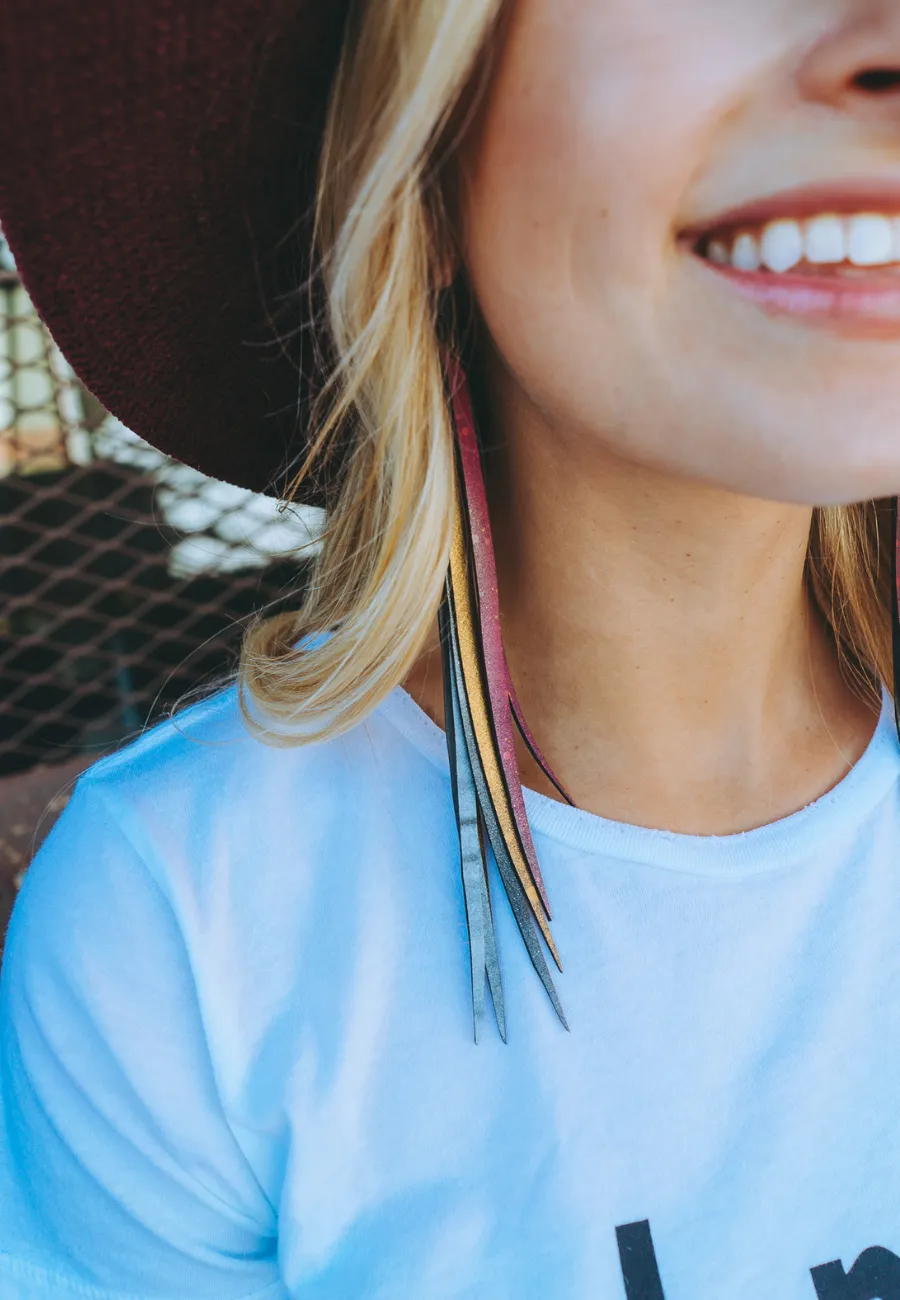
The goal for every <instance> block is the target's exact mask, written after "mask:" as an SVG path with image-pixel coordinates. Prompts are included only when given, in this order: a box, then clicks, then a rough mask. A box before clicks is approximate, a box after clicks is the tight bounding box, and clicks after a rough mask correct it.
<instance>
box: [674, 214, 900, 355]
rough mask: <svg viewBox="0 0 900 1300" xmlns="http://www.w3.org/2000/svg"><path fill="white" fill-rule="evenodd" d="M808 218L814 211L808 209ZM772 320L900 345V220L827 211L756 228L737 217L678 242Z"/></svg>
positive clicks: (757, 223)
mask: <svg viewBox="0 0 900 1300" xmlns="http://www.w3.org/2000/svg"><path fill="white" fill-rule="evenodd" d="M807 211H808V208H807ZM680 242H681V243H682V244H683V246H685V247H686V248H687V250H688V251H689V252H691V253H693V254H694V255H695V257H696V258H697V259H698V260H699V261H700V262H701V263H702V264H703V265H704V266H705V267H706V268H708V269H709V270H710V271H712V272H714V273H715V275H716V279H717V280H718V281H719V282H720V283H721V282H722V281H723V280H724V281H725V282H726V283H727V284H728V285H729V287H730V288H731V289H733V290H736V291H737V292H738V294H740V295H741V296H742V297H744V298H745V299H749V300H750V301H752V302H754V303H756V305H757V306H759V307H761V308H762V309H763V310H764V311H766V312H767V313H768V314H770V315H781V316H785V315H787V316H794V317H796V318H798V319H801V320H803V321H804V322H806V323H808V324H812V325H818V326H822V327H825V328H828V329H831V330H832V331H837V332H839V333H845V334H856V335H860V336H863V337H868V338H885V339H900V215H898V213H897V211H896V206H895V208H894V210H892V211H888V212H878V211H873V210H868V211H866V210H860V211H857V212H853V211H850V212H847V211H843V212H840V211H834V210H830V211H829V210H827V209H826V210H823V211H819V212H811V213H809V215H806V216H796V217H795V216H777V217H774V218H770V219H768V220H764V219H759V220H756V221H754V220H753V214H752V213H748V214H746V215H744V216H743V218H742V217H741V215H740V214H738V215H736V216H735V217H734V218H733V219H731V220H725V221H723V222H722V224H720V225H718V226H717V227H715V228H710V229H708V230H707V231H705V232H703V233H701V234H699V235H698V234H694V235H693V236H685V237H684V238H683V239H682V241H680Z"/></svg>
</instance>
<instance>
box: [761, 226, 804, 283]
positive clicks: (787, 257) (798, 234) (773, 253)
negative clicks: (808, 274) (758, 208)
mask: <svg viewBox="0 0 900 1300" xmlns="http://www.w3.org/2000/svg"><path fill="white" fill-rule="evenodd" d="M760 253H761V256H762V262H763V266H767V267H768V268H769V270H770V271H789V270H790V269H791V267H792V266H796V265H797V263H798V262H802V261H803V230H802V228H801V226H800V223H799V222H798V221H770V222H769V224H768V225H767V226H765V227H764V229H763V233H762V243H761V247H760Z"/></svg>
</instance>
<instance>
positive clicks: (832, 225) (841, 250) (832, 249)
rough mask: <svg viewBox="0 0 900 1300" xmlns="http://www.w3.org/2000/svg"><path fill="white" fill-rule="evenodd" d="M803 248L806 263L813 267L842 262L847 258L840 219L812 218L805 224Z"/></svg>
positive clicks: (829, 217) (845, 242) (899, 232)
mask: <svg viewBox="0 0 900 1300" xmlns="http://www.w3.org/2000/svg"><path fill="white" fill-rule="evenodd" d="M898 234H900V231H898ZM804 247H805V250H806V260H807V262H812V264H813V265H814V266H829V265H836V264H837V263H838V262H843V261H844V260H845V259H846V257H847V240H846V237H845V234H844V223H843V221H842V220H841V219H840V217H831V216H828V217H813V219H812V221H807V223H806V238H805V240H804Z"/></svg>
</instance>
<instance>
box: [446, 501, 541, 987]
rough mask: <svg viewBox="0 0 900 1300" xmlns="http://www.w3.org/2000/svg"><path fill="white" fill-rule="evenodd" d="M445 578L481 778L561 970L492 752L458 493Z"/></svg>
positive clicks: (488, 715) (528, 896)
mask: <svg viewBox="0 0 900 1300" xmlns="http://www.w3.org/2000/svg"><path fill="white" fill-rule="evenodd" d="M450 580H451V585H452V589H453V608H454V611H455V613H456V626H457V631H458V634H459V648H460V658H461V659H462V668H463V677H464V679H465V688H466V697H467V699H468V701H469V709H470V712H471V715H472V724H473V727H474V729H475V736H476V740H477V743H478V752H479V753H480V755H481V761H482V764H483V766H484V775H485V780H486V781H487V783H488V789H489V790H490V793H491V800H492V802H493V805H494V810H495V812H496V814H497V820H498V821H499V823H500V827H501V830H502V832H503V839H504V841H505V843H506V846H507V849H508V851H509V856H510V859H511V861H512V864H513V869H514V870H515V873H516V876H517V877H518V879H519V883H520V884H521V886H522V889H523V891H524V893H525V897H526V898H527V899H528V903H529V906H530V907H531V911H532V913H533V914H534V919H535V920H536V921H537V923H538V926H539V927H540V931H541V934H542V935H543V936H544V940H545V941H546V944H547V947H548V948H549V949H550V952H551V954H552V956H553V960H554V961H555V962H556V965H557V967H558V969H559V970H560V971H561V970H562V963H561V961H560V959H559V953H558V952H557V950H556V944H555V943H554V942H553V936H552V935H551V933H550V928H549V926H548V924H547V918H546V915H545V913H544V908H543V904H542V902H541V899H540V896H539V894H538V892H537V889H536V888H535V884H534V881H533V880H532V877H531V872H530V871H529V869H528V862H527V859H526V858H525V854H524V853H523V851H522V846H521V844H520V843H519V835H518V831H517V830H516V824H515V819H514V817H513V815H512V809H511V807H510V803H509V796H508V794H507V791H506V785H505V783H504V780H503V773H502V769H501V766H500V759H499V756H498V754H497V749H496V742H495V740H494V732H493V728H492V727H491V722H490V713H489V710H488V704H487V699H486V697H485V689H484V681H483V679H482V675H481V666H480V661H479V655H478V640H477V637H476V634H475V620H474V611H473V609H472V595H471V589H470V586H469V566H468V550H467V547H466V539H465V534H464V532H463V520H462V506H461V503H460V501H459V497H458V496H457V502H456V509H455V511H454V521H453V540H452V543H451V547H450Z"/></svg>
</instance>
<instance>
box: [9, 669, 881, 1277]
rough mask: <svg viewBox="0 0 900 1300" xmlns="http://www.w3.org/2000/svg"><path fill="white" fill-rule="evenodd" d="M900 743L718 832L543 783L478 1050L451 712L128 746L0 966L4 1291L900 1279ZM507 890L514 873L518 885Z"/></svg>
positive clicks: (188, 723) (203, 731)
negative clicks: (545, 789)
mask: <svg viewBox="0 0 900 1300" xmlns="http://www.w3.org/2000/svg"><path fill="white" fill-rule="evenodd" d="M898 774H900V752H898V743H897V739H896V735H895V732H894V724H893V717H892V705H891V701H890V699H889V697H888V696H887V694H885V695H884V707H883V710H882V714H881V719H880V721H879V724H878V727H877V730H876V732H875V735H874V737H873V739H872V741H871V743H870V745H869V747H868V749H867V750H866V752H865V754H864V756H863V757H862V758H861V759H860V761H859V762H858V763H857V764H856V766H855V767H854V768H853V769H852V770H851V771H850V772H849V773H848V774H847V776H846V777H845V778H844V779H843V780H842V781H841V782H840V784H839V785H838V786H836V787H835V788H834V789H833V790H832V791H830V792H829V793H828V794H826V795H824V796H823V797H822V798H820V799H819V800H817V801H816V802H815V803H813V804H810V805H809V806H808V807H806V808H804V809H802V810H801V811H799V812H797V813H795V814H793V815H792V816H789V817H786V818H784V819H782V820H780V821H778V822H776V823H774V824H772V825H769V826H764V827H761V828H759V829H756V830H752V831H749V832H746V833H743V834H737V835H726V836H721V837H696V836H689V835H677V834H668V833H664V832H658V831H652V830H647V829H642V828H638V827H634V826H628V825H623V824H619V823H616V822H612V821H608V820H605V819H603V818H601V817H597V816H594V815H592V814H589V813H585V812H581V811H578V810H575V809H572V808H570V807H567V806H565V805H563V804H561V803H557V802H555V801H552V800H550V799H547V798H545V797H543V796H541V795H538V794H535V793H534V792H531V791H526V806H527V810H528V814H529V817H530V821H531V826H532V829H533V832H534V839H535V844H536V847H537V852H538V856H539V859H540V862H541V865H542V870H543V875H544V879H545V881H546V884H547V888H548V892H549V895H550V901H551V904H552V907H553V927H554V936H555V938H556V941H557V943H558V945H559V949H560V952H561V954H562V958H563V963H564V966H565V973H564V974H563V975H561V976H559V977H558V979H557V987H558V989H559V992H560V996H561V998H562V1001H563V1005H564V1007H565V1010H566V1014H567V1016H568V1019H569V1023H570V1025H571V1032H570V1033H566V1031H565V1030H564V1029H563V1028H562V1026H561V1025H560V1023H559V1021H558V1020H557V1018H556V1015H555V1014H554V1012H553V1009H552V1007H551V1006H550V1003H549V1001H548V999H547V997H546V995H545V993H544V992H543V990H542V988H541V986H540V983H539V982H538V980H537V978H536V976H535V975H534V972H533V971H532V969H531V966H530V964H529V962H528V958H527V954H526V953H525V950H524V947H523V945H522V943H521V941H520V939H519V938H518V934H517V932H516V930H515V923H514V921H513V919H512V916H511V913H510V911H509V907H508V905H507V903H506V901H505V899H503V898H502V896H501V895H500V893H499V889H497V888H495V891H494V897H495V907H496V911H497V914H498V920H497V925H498V939H499V944H500V950H501V963H502V968H503V975H504V987H505V991H506V1000H507V1015H508V1025H509V1042H508V1044H507V1045H504V1044H503V1043H502V1042H501V1040H500V1038H499V1036H498V1035H497V1033H496V1032H495V1030H494V1027H493V1024H492V1023H490V1022H489V1028H490V1030H491V1032H485V1034H484V1035H483V1038H482V1041H481V1042H480V1043H479V1045H478V1046H476V1045H475V1044H474V1042H473V1036H472V1012H471V994H470V986H469V977H468V955H467V939H466V927H465V916H464V906H463V896H462V888H461V883H460V878H459V862H458V845H457V841H456V834H455V823H454V818H453V807H452V799H451V793H450V782H449V775H448V767H447V758H446V752H445V743H444V737H443V734H442V733H441V732H440V730H439V729H438V728H437V727H436V726H435V725H434V724H433V723H432V722H430V721H429V719H428V718H427V717H426V716H425V714H424V713H422V712H421V711H420V710H419V709H418V707H417V706H416V705H415V704H414V703H413V701H412V700H411V699H410V697H409V696H408V695H406V694H405V693H404V692H403V691H401V690H398V691H395V692H394V693H393V695H392V696H391V697H390V698H389V699H388V700H387V701H386V702H385V704H384V705H382V706H381V707H380V708H379V709H377V710H376V711H375V712H374V713H373V714H372V715H371V716H370V717H369V718H368V719H367V720H366V721H365V723H363V724H360V725H359V726H357V727H356V728H355V729H354V730H353V731H352V732H350V733H349V734H348V735H347V736H345V737H343V738H341V739H338V740H335V741H332V742H329V743H327V744H321V745H316V746H313V747H311V748H302V749H293V750H290V749H275V748H267V747H266V746H264V745H263V744H261V743H259V742H258V741H256V740H254V739H252V738H250V737H249V736H248V735H247V734H246V733H245V732H244V730H243V727H242V724H241V722H240V718H239V713H238V709H237V706H236V700H235V694H234V692H233V691H228V692H225V693H223V694H221V695H219V696H216V697H215V698H213V699H211V700H208V701H206V702H205V703H202V704H200V705H198V706H196V707H194V708H192V709H191V710H189V711H187V712H186V713H184V714H182V715H181V716H180V717H179V718H178V720H177V723H167V724H165V725H163V726H161V727H159V728H157V729H156V730H155V731H153V732H151V733H149V734H148V735H146V736H145V737H144V738H143V739H141V740H140V741H139V742H138V743H137V744H135V745H133V746H131V747H130V748H128V749H126V750H124V751H123V752H122V753H120V754H117V755H115V756H114V757H111V758H108V759H105V760H104V761H103V762H101V763H99V764H97V765H96V766H95V767H94V768H92V769H91V771H90V772H88V773H87V775H85V776H84V777H82V779H81V780H80V782H79V783H78V787H77V791H76V793H75V796H74V798H73V800H72V802H71V804H70V805H69V808H68V809H67V811H66V812H65V813H64V815H63V817H62V818H61V820H60V821H59V823H58V825H57V827H56V828H55V830H54V831H53V832H52V834H51V836H50V838H49V839H48V841H47V842H46V844H45V847H44V848H43V849H42V850H41V852H40V854H39V855H38V858H37V860H36V861H35V863H34V865H33V866H32V868H31V869H30V871H29V873H28V875H27V877H26V880H25V884H24V887H23V890H22V893H21V895H20V898H19V900H18V903H17V905H16V908H15V912H14V916H13V921H12V925H11V928H10V932H9V939H8V946H7V952H6V959H5V964H4V969H3V976H2V982H0V1300H48V1298H49V1297H60V1298H63V1297H80V1298H81V1300H111V1298H112V1297H115V1298H116V1300H124V1298H125V1297H132V1298H135V1300H249V1298H250V1297H255V1298H256V1300H261V1298H262V1297H266V1300H286V1297H293V1298H294V1300H362V1298H365V1300H817V1298H818V1300H876V1297H879V1298H880V1300H900V788H898V779H897V778H898ZM494 883H495V886H496V880H495V882H494Z"/></svg>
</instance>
